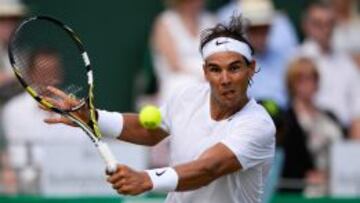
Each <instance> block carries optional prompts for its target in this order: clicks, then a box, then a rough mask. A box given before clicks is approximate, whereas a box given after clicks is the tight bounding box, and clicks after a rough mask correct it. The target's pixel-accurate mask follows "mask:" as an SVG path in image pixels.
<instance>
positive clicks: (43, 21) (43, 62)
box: [8, 16, 117, 173]
mask: <svg viewBox="0 0 360 203" xmlns="http://www.w3.org/2000/svg"><path fill="white" fill-rule="evenodd" d="M8 52H9V59H10V63H11V65H12V68H13V71H14V73H15V75H16V77H17V79H18V80H19V82H20V83H21V85H22V86H23V87H24V88H25V90H26V91H27V92H28V93H29V94H30V95H31V96H32V97H33V98H34V99H35V100H36V101H37V102H38V103H40V104H41V106H42V107H44V108H46V109H48V110H50V111H53V112H56V113H58V114H61V115H62V116H64V117H66V118H68V119H69V120H71V121H72V123H73V124H75V125H77V126H78V127H80V128H81V129H82V130H83V131H84V132H85V133H86V134H87V135H88V137H89V138H90V139H91V141H92V142H93V143H94V145H95V147H96V148H97V150H98V152H99V153H100V155H101V157H102V158H103V160H104V161H105V164H106V167H107V171H108V172H110V173H111V172H114V171H115V170H116V165H117V161H116V159H115V157H114V156H113V154H112V153H111V151H110V149H109V147H108V146H107V144H106V143H105V142H103V141H101V137H102V136H101V133H100V130H99V127H98V124H97V120H96V109H95V106H94V95H93V89H94V83H93V72H92V69H91V65H90V60H89V57H88V54H87V53H86V51H85V49H84V46H83V44H82V42H81V41H80V38H79V37H78V35H77V34H76V33H75V32H74V31H73V30H72V29H71V28H70V27H68V26H67V25H65V24H63V23H62V22H60V21H59V20H57V19H55V18H52V17H49V16H35V17H30V18H27V19H25V20H24V21H22V22H21V23H20V24H19V26H18V27H17V29H16V30H15V32H14V33H13V35H12V37H11V41H10V44H9V48H8ZM54 92H57V93H54ZM60 104H61V105H60ZM84 111H86V112H84ZM79 112H82V114H83V115H84V114H86V115H88V117H89V119H88V120H89V121H88V122H87V121H84V120H82V119H81V118H80V117H81V116H79V115H80V113H79Z"/></svg>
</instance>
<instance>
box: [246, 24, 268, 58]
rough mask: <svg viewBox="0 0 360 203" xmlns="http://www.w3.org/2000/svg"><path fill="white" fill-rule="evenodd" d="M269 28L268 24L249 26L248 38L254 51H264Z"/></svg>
mask: <svg viewBox="0 0 360 203" xmlns="http://www.w3.org/2000/svg"><path fill="white" fill-rule="evenodd" d="M269 28H270V27H269V25H262V26H251V27H250V28H249V40H250V42H251V44H252V45H253V47H254V49H255V53H262V52H264V51H265V49H266V43H267V38H268V33H269Z"/></svg>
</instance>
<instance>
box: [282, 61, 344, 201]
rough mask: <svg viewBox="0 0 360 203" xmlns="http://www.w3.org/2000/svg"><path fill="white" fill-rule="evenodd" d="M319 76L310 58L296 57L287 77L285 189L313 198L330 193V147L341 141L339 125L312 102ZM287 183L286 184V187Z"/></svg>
mask: <svg viewBox="0 0 360 203" xmlns="http://www.w3.org/2000/svg"><path fill="white" fill-rule="evenodd" d="M320 79H321V78H319V73H318V72H317V69H316V67H315V64H314V63H313V62H312V61H311V60H310V59H308V58H297V59H295V60H294V61H293V62H292V63H291V64H290V66H289V69H288V71H287V75H286V82H287V88H288V93H289V98H290V104H289V109H288V110H287V111H286V112H285V115H284V117H285V120H284V135H283V140H282V143H283V149H284V153H285V160H284V169H283V178H284V179H283V180H284V181H283V182H282V183H283V184H284V185H283V186H284V187H283V188H285V187H286V189H284V191H286V192H301V191H303V190H304V189H305V191H304V192H305V194H306V195H310V196H321V195H324V194H326V193H327V186H328V185H327V173H328V158H329V147H330V146H331V144H332V143H333V142H335V141H338V140H340V139H341V138H342V131H341V127H340V124H339V123H338V122H337V121H336V119H335V117H334V116H332V115H331V114H330V113H328V112H326V111H324V110H321V109H319V108H317V107H316V106H315V104H314V102H313V99H314V97H315V95H316V92H317V89H318V85H319V80H320ZM285 184H286V185H285Z"/></svg>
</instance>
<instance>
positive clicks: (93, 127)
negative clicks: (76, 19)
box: [8, 16, 117, 173]
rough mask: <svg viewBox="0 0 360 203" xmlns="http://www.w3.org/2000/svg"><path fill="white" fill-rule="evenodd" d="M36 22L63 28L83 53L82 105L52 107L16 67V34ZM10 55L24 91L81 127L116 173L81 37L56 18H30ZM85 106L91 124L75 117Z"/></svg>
mask: <svg viewBox="0 0 360 203" xmlns="http://www.w3.org/2000/svg"><path fill="white" fill-rule="evenodd" d="M35 20H46V21H48V22H51V23H53V24H55V25H57V26H59V27H60V28H62V29H63V30H64V31H66V33H67V34H68V35H69V37H70V38H71V39H72V40H73V41H74V43H75V44H76V46H77V48H78V50H79V53H81V57H82V60H83V62H84V65H85V66H84V67H85V69H86V75H87V79H88V80H87V83H88V96H87V98H85V99H84V100H81V101H80V103H79V104H78V105H76V106H74V107H72V108H71V109H70V110H66V111H64V110H61V109H59V108H56V106H54V105H52V104H51V103H50V102H49V101H47V100H46V99H44V98H42V97H41V96H40V95H38V93H37V92H36V91H35V90H34V89H33V88H31V87H30V86H28V84H27V83H26V81H25V80H24V79H23V76H22V75H21V73H20V71H19V68H18V67H17V65H16V62H15V58H14V53H13V51H12V50H13V48H14V47H13V46H14V45H13V44H14V41H15V40H16V34H17V33H18V32H19V31H20V30H21V28H23V27H24V26H25V25H26V24H27V23H30V22H31V21H35ZM8 53H9V54H8V55H9V60H10V64H11V66H12V69H13V71H14V73H15V76H16V78H17V79H18V80H19V82H20V84H21V85H22V86H23V87H24V89H25V90H26V91H27V92H28V93H29V94H30V95H31V96H32V97H33V98H34V99H35V100H36V101H37V102H38V103H40V104H41V105H42V106H44V107H45V108H47V109H49V110H51V111H53V112H55V113H58V114H60V115H62V116H64V117H66V118H68V119H69V120H71V121H72V122H73V123H75V124H76V125H77V126H79V127H80V128H81V129H82V130H83V131H84V132H85V133H86V134H87V135H88V137H89V138H90V140H91V141H92V142H93V143H94V145H95V147H96V148H97V150H98V152H99V153H100V155H101V157H102V159H103V160H104V162H105V164H106V168H107V171H108V172H110V173H111V172H115V171H116V168H117V161H116V158H115V156H114V155H113V153H112V152H111V151H110V149H109V147H108V145H107V144H106V143H105V142H103V141H102V140H101V138H102V135H101V132H100V129H99V127H98V123H97V120H96V109H95V106H94V95H93V89H94V80H93V72H92V69H91V64H90V59H89V57H88V54H87V52H86V51H85V48H84V46H83V43H82V42H81V40H80V38H79V36H78V35H77V34H76V33H75V32H74V31H73V30H72V29H71V28H70V27H69V26H67V25H65V24H64V23H62V22H61V21H59V20H57V19H56V18H53V17H50V16H33V17H29V18H27V19H25V20H23V21H22V22H21V23H20V24H19V26H18V27H17V28H16V30H15V31H14V33H13V34H12V36H11V39H10V44H9V47H8ZM85 104H88V107H89V113H90V120H89V123H88V124H86V123H84V122H83V121H82V120H81V119H80V118H77V117H76V116H75V115H73V113H72V112H75V111H77V110H79V109H80V108H82V107H84V106H85Z"/></svg>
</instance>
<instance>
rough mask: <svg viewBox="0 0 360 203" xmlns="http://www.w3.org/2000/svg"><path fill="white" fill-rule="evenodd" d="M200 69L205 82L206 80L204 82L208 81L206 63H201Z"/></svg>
mask: <svg viewBox="0 0 360 203" xmlns="http://www.w3.org/2000/svg"><path fill="white" fill-rule="evenodd" d="M202 68H203V72H204V76H205V80H206V81H209V80H208V76H207V69H206V61H203V65H202Z"/></svg>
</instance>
